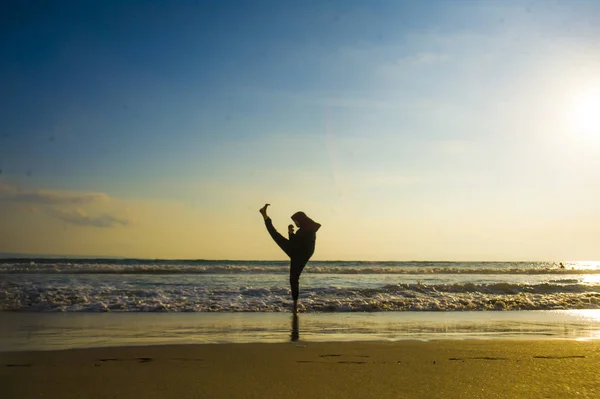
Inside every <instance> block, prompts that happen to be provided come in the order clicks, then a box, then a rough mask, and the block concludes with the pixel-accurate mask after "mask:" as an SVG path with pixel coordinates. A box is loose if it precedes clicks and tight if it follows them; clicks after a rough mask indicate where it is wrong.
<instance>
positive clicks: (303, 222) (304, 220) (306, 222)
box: [292, 211, 321, 233]
mask: <svg viewBox="0 0 600 399" xmlns="http://www.w3.org/2000/svg"><path fill="white" fill-rule="evenodd" d="M292 220H293V221H296V222H298V226H299V227H300V228H301V229H302V230H308V231H311V232H314V233H316V232H317V230H319V229H320V228H321V225H320V224H319V223H317V222H315V221H314V220H312V219H311V218H309V217H308V216H306V213H304V212H301V211H300V212H296V213H294V214H293V215H292Z"/></svg>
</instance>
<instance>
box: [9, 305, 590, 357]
mask: <svg viewBox="0 0 600 399" xmlns="http://www.w3.org/2000/svg"><path fill="white" fill-rule="evenodd" d="M599 338H600V310H565V311H496V312H491V311H488V312H481V311H473V312H374V313H300V314H299V315H298V316H297V317H294V316H293V315H292V314H291V313H134V312H122V313H116V312H114V313H113V312H109V313H19V312H17V313H9V312H0V353H2V352H14V351H26V350H62V349H75V348H93V347H109V346H122V347H126V346H160V345H182V344H230V343H286V342H290V341H293V342H295V341H298V342H307V343H308V342H310V343H317V342H365V341H367V342H371V341H376V342H402V341H437V340H457V341H462V340H494V339H502V340H592V341H593V340H596V339H599Z"/></svg>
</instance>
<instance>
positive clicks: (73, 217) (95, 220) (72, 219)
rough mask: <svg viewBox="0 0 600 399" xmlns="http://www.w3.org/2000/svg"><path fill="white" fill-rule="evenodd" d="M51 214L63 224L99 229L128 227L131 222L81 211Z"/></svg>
mask: <svg viewBox="0 0 600 399" xmlns="http://www.w3.org/2000/svg"><path fill="white" fill-rule="evenodd" d="M51 212H52V214H53V215H54V216H55V217H57V218H58V219H60V220H62V221H63V222H67V223H72V224H76V225H79V226H92V227H100V228H111V227H119V226H128V225H130V224H131V222H130V221H129V220H127V219H123V218H119V217H116V216H113V215H109V214H107V213H105V214H101V215H97V216H91V215H88V214H87V213H86V212H85V211H84V210H83V209H76V210H72V211H71V210H61V209H54V210H52V211H51Z"/></svg>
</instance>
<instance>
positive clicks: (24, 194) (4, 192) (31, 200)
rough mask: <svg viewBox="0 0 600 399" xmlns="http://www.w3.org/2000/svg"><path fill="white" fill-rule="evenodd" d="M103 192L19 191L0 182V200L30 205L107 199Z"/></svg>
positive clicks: (82, 203) (78, 203)
mask: <svg viewBox="0 0 600 399" xmlns="http://www.w3.org/2000/svg"><path fill="white" fill-rule="evenodd" d="M109 199H110V197H109V196H108V195H106V194H104V193H78V192H67V191H54V190H38V191H31V192H28V191H21V190H19V189H17V188H16V187H14V186H10V185H8V184H6V183H4V184H0V200H4V201H12V202H17V203H19V204H23V203H27V204H32V205H63V204H71V205H86V204H91V203H93V202H101V201H108V200H109Z"/></svg>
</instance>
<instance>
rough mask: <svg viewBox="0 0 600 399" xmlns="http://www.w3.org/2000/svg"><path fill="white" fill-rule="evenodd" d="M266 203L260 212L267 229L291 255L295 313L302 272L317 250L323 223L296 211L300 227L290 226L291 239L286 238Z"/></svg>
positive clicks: (296, 220)
mask: <svg viewBox="0 0 600 399" xmlns="http://www.w3.org/2000/svg"><path fill="white" fill-rule="evenodd" d="M268 206H269V204H266V205H265V206H263V207H262V208H261V209H260V214H261V215H262V216H263V218H264V219H265V225H266V226H267V231H268V232H269V234H270V235H271V237H272V238H273V240H274V241H275V242H276V243H277V245H279V247H280V248H281V249H282V250H283V252H285V253H286V255H287V256H289V257H290V287H291V289H292V299H293V300H294V309H293V311H294V313H296V312H297V310H298V294H299V285H300V274H301V273H302V270H303V269H304V266H306V264H307V263H308V260H309V259H310V257H311V256H312V255H313V253H314V252H315V241H316V239H317V230H319V228H320V227H321V225H320V224H319V223H317V222H315V221H313V220H312V219H311V218H309V217H308V216H306V214H305V213H304V212H296V213H294V214H293V215H292V220H293V221H294V223H295V224H296V226H297V227H298V231H297V232H296V233H294V226H293V225H289V226H288V236H289V239H287V238H285V237H284V236H282V235H281V234H279V233H278V232H277V230H275V227H273V222H272V221H271V218H270V217H268V216H267V207H268Z"/></svg>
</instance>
